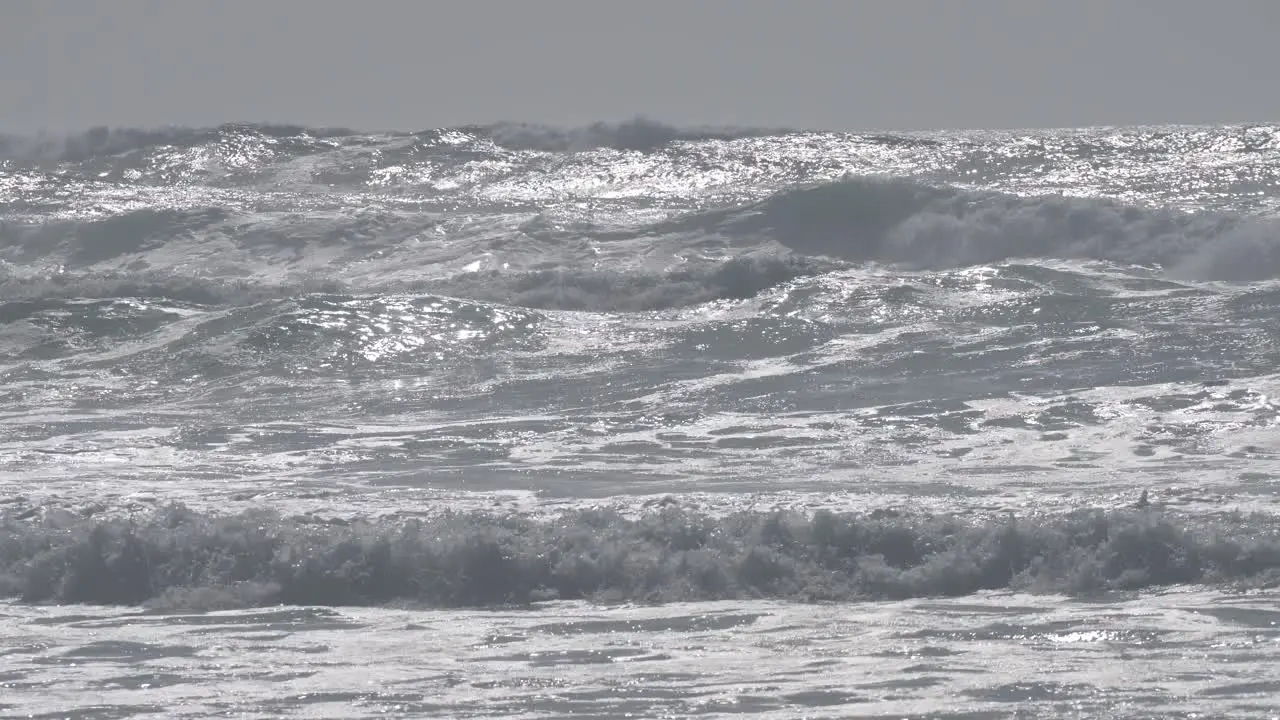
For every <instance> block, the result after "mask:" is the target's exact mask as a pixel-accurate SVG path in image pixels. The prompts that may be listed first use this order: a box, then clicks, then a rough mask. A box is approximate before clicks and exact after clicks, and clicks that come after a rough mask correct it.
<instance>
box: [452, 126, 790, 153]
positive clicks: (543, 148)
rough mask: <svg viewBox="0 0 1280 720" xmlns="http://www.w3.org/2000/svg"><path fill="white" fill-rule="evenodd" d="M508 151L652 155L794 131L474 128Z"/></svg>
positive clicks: (657, 128)
mask: <svg viewBox="0 0 1280 720" xmlns="http://www.w3.org/2000/svg"><path fill="white" fill-rule="evenodd" d="M474 130H476V131H478V132H479V133H480V134H482V135H485V136H487V137H488V138H490V139H491V140H493V142H494V144H495V145H497V146H499V147H502V148H506V149H508V150H536V151H540V152H582V151H585V150H599V149H611V150H635V151H639V152H652V151H654V150H658V149H660V148H663V147H666V146H667V145H670V144H671V143H673V142H681V141H683V142H698V141H706V140H737V139H740V138H748V137H762V136H772V135H787V134H791V133H792V132H794V131H790V130H781V129H769V130H766V129H754V128H709V127H703V128H680V127H676V126H674V125H667V124H666V123H662V122H658V121H656V120H650V119H648V118H644V117H637V118H633V119H631V120H627V121H625V122H619V123H607V122H597V123H592V124H591V125H586V126H583V127H577V128H570V129H562V128H556V127H551V126H548V125H536V124H530V123H498V124H495V125H490V126H487V127H478V128H474Z"/></svg>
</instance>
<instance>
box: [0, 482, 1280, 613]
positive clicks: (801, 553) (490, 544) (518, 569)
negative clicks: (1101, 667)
mask: <svg viewBox="0 0 1280 720" xmlns="http://www.w3.org/2000/svg"><path fill="white" fill-rule="evenodd" d="M33 515H35V513H34V511H26V512H22V513H15V512H12V511H10V513H9V514H8V515H7V516H5V517H4V518H3V520H2V521H0V524H2V525H3V528H4V532H5V534H6V536H7V537H9V538H11V540H10V542H7V543H6V544H5V545H4V546H3V547H0V590H3V592H4V593H5V594H7V595H11V596H19V597H21V598H22V599H23V600H25V601H28V602H41V601H55V602H63V603H68V602H87V603H105V604H126V605H133V604H143V603H146V604H153V605H161V606H170V607H172V606H184V607H190V606H205V607H207V606H210V605H221V606H226V605H257V604H269V603H281V602H282V603H289V604H306V605H363V604H380V603H388V602H394V601H404V600H408V601H414V602H421V603H425V604H428V605H433V606H480V605H494V604H510V603H528V602H533V601H537V600H544V599H553V598H560V599H593V600H598V601H645V602H652V601H675V600H711V599H731V598H745V597H769V598H781V599H791V600H807V601H813V600H854V599H866V598H910V597H922V596H957V595H965V594H970V593H974V592H978V591H981V590H992V589H1003V588H1016V589H1020V590H1030V591H1052V592H1071V593H1090V592H1096V591H1101V590H1109V589H1137V588H1143V587H1150V586H1158V585H1170V584H1182V583H1237V582H1254V583H1257V582H1270V581H1273V580H1274V579H1275V578H1276V577H1277V573H1278V572H1280V538H1277V537H1276V534H1275V533H1274V528H1272V527H1271V526H1270V525H1268V523H1269V522H1271V521H1269V520H1263V519H1260V518H1244V517H1237V518H1227V519H1225V520H1222V521H1218V522H1217V523H1216V524H1213V525H1210V526H1208V527H1204V528H1196V527H1193V526H1192V525H1190V524H1188V523H1187V522H1186V521H1180V520H1179V519H1178V518H1176V517H1173V516H1166V515H1164V514H1161V513H1159V512H1156V511H1113V512H1104V511H1080V512H1076V513H1073V514H1070V515H1066V516H1060V517H1029V518H1022V519H1013V518H1009V519H1007V520H1004V521H995V522H991V521H987V522H982V521H972V520H964V519H960V518H957V517H948V516H942V517H912V516H905V515H903V516H898V515H893V514H889V515H883V514H882V515H879V516H877V515H871V516H866V515H854V514H847V513H835V512H830V511H819V512H817V513H815V514H813V515H801V514H795V513H788V512H772V513H762V512H741V513H737V514H733V515H729V516H725V517H716V516H711V515H706V514H701V513H699V512H696V511H688V510H684V509H681V508H679V507H667V508H665V509H663V510H661V511H657V512H651V513H649V514H646V515H642V516H640V517H626V516H623V515H621V514H618V513H615V512H612V511H599V510H580V511H572V512H566V513H564V514H562V515H561V516H559V517H556V518H553V519H552V521H550V522H548V521H545V520H537V519H534V518H531V517H529V516H510V517H499V516H493V515H485V514H455V513H446V514H443V515H440V516H438V517H435V518H432V519H427V520H419V519H414V520H395V519H381V520H356V521H334V522H333V523H324V522H316V521H315V519H314V518H310V519H308V518H292V519H288V518H281V517H279V516H278V515H275V514H272V513H269V512H251V513H247V514H242V515H235V516H229V517H217V516H211V515H203V514H199V513H196V512H193V511H191V510H188V509H185V508H183V507H180V506H173V507H169V508H166V509H162V510H158V511H155V512H153V513H151V514H148V515H146V516H139V517H134V518H131V519H101V520H99V519H93V518H83V517H80V516H79V515H75V514H72V513H70V512H67V511H55V512H51V513H48V514H46V515H45V516H44V518H43V519H42V520H40V521H36V522H33V521H32V517H33ZM23 518H26V519H23Z"/></svg>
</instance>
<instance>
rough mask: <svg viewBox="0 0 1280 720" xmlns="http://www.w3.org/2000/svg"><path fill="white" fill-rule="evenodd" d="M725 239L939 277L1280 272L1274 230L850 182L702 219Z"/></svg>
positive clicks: (1229, 220)
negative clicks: (1015, 266)
mask: <svg viewBox="0 0 1280 720" xmlns="http://www.w3.org/2000/svg"><path fill="white" fill-rule="evenodd" d="M702 221H703V222H704V223H705V224H706V225H707V226H709V227H714V228H716V229H717V230H718V231H720V232H723V233H726V234H730V235H744V236H761V235H763V236H767V237H769V238H770V239H773V240H775V241H776V242H778V243H780V244H782V245H784V246H787V247H789V248H791V249H793V250H795V251H798V252H802V253H805V254H809V255H822V256H828V257H833V258H840V259H843V260H849V261H853V262H882V263H890V264H896V265H902V266H905V267H908V268H913V269H945V268H955V267H964V266H969V265H979V264H989V263H998V262H1003V261H1007V260H1012V259H1017V258H1054V259H1064V260H1103V261H1109V262H1116V263H1121V264H1129V265H1159V266H1163V267H1165V268H1167V269H1168V270H1169V271H1170V272H1171V273H1173V274H1174V275H1178V276H1181V277H1187V278H1189V279H1208V280H1259V279H1268V278H1273V277H1277V276H1280V222H1277V221H1273V220H1266V219H1261V218H1253V217H1248V216H1240V215H1228V214H1221V213H1210V212H1204V213H1188V212H1183V211H1180V210H1177V209H1172V208H1147V207H1140V206H1133V205H1125V204H1122V203H1119V202H1116V201H1112V200H1104V199H1098V198H1078V197H1065V196H1032V197H1023V196H1018V195H1007V194H1000V193H994V192H975V191H967V190H963V189H960V188H955V187H942V186H931V185H925V184H920V183H916V182H912V181H908V180H902V179H889V178H871V177H857V178H846V179H844V180H841V181H838V182H832V183H824V184H820V185H815V186H810V187H805V188H798V189H789V190H784V191H782V192H779V193H777V194H776V195H773V196H771V197H769V198H767V199H765V200H763V201H761V202H758V203H755V204H753V205H751V206H748V207H746V208H743V209H741V210H737V211H731V212H724V211H717V212H713V213H708V214H706V215H705V216H703V218H702Z"/></svg>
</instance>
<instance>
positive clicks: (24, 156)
mask: <svg viewBox="0 0 1280 720" xmlns="http://www.w3.org/2000/svg"><path fill="white" fill-rule="evenodd" d="M792 132H794V131H790V130H785V129H759V128H733V127H724V128H716V127H691V128H684V127H678V126H674V125H668V124H666V123H663V122H659V121H657V120H651V119H649V118H645V117H636V118H632V119H630V120H626V121H622V122H596V123H592V124H590V125H585V126H581V127H576V128H558V127H553V126H550V125H540V124H536V123H520V122H500V123H494V124H490V125H469V126H461V127H457V128H433V129H428V130H421V131H418V132H379V133H376V136H377V137H380V138H383V139H392V138H408V137H413V138H416V139H418V140H422V141H427V142H429V143H430V142H431V141H433V140H439V139H441V138H445V137H455V138H456V137H462V138H469V139H471V140H474V141H488V142H492V143H493V144H494V145H496V146H497V147H499V148H502V149H505V150H516V151H520V150H532V151H538V152H548V153H561V152H581V151H585V150H598V149H613V150H636V151H641V152H651V151H654V150H658V149H660V148H663V147H665V146H667V145H669V144H671V143H673V142H680V141H688V142H697V141H706V140H735V139H738V138H747V137H762V136H770V135H787V134H791V133H792ZM368 137H370V135H369V134H368V133H361V132H358V131H355V130H350V129H346V128H329V127H307V126H303V125H279V124H267V123H226V124H223V125H218V126H214V127H180V126H178V127H163V128H150V129H147V128H111V127H95V128H91V129H89V130H86V131H84V132H81V133H72V134H65V135H42V136H36V137H31V136H21V135H0V161H5V160H7V161H16V162H19V163H35V164H43V163H50V162H52V163H85V162H89V161H92V160H95V159H100V158H104V157H115V156H120V155H127V154H131V153H136V152H139V151H149V150H157V149H160V148H164V149H167V150H178V151H181V150H188V149H192V148H199V147H209V146H215V145H219V144H223V143H227V142H232V143H241V142H244V141H246V140H250V141H259V142H267V143H270V144H271V145H272V146H274V148H275V151H276V152H277V153H280V154H282V155H284V156H286V157H288V156H290V155H291V154H309V153H311V152H314V151H316V150H317V149H331V147H332V145H331V144H325V143H319V144H317V142H316V141H326V140H338V141H341V140H344V139H350V140H360V141H363V140H364V139H365V138H368Z"/></svg>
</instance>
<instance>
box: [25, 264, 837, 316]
mask: <svg viewBox="0 0 1280 720" xmlns="http://www.w3.org/2000/svg"><path fill="white" fill-rule="evenodd" d="M839 267H842V266H841V265H839V264H836V263H832V262H829V261H825V260H821V259H812V258H804V257H794V256H784V257H775V256H744V257H737V258H731V259H729V260H727V261H724V262H721V263H718V264H707V265H703V266H697V267H690V268H678V269H675V270H668V271H661V272H641V271H604V270H591V269H583V270H574V269H556V270H533V271H508V270H492V271H477V272H467V273H461V274H457V275H453V276H450V277H445V278H439V279H430V280H403V279H401V280H389V281H384V282H378V283H376V284H373V285H370V284H357V283H353V282H350V281H348V280H346V279H344V278H342V277H341V276H334V275H325V274H322V273H320V272H315V271H312V272H308V273H305V274H301V275H300V276H298V277H293V278H289V279H285V280H277V281H269V280H260V279H245V278H216V277H213V278H211V277H200V276H190V275H183V274H179V273H176V272H172V271H168V270H143V271H127V270H125V271H93V272H54V273H44V274H26V275H18V274H12V273H6V272H5V271H4V268H3V265H0V295H2V296H3V297H4V298H5V300H4V302H3V303H0V308H3V307H7V306H8V305H10V304H12V303H29V302H31V301H35V300H110V299H141V300H164V301H173V302H178V303H190V304H194V305H206V306H228V305H229V306H243V305H252V304H256V303H261V302H266V301H269V300H278V299H286V298H300V297H305V296H310V295H316V294H323V295H341V296H348V297H356V296H362V295H366V294H370V293H379V294H393V295H443V296H447V297H457V298H463V299H467V300H474V301H478V302H487V303H494V304H500V305H514V306H518V307H526V308H533V309H538V310H573V311H587V312H606V311H618V312H636V311H648V310H666V309H672V308H679V307H688V306H693V305H699V304H702V303H706V302H711V301H715V300H743V299H747V298H751V297H754V296H755V295H757V294H758V293H760V292H762V291H764V290H767V289H769V288H772V287H775V286H777V285H780V284H783V283H786V282H790V281H792V280H796V279H799V278H804V277H812V276H815V275H820V274H822V273H825V272H829V271H831V270H835V269H838V268H839ZM10 314H11V313H10Z"/></svg>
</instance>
